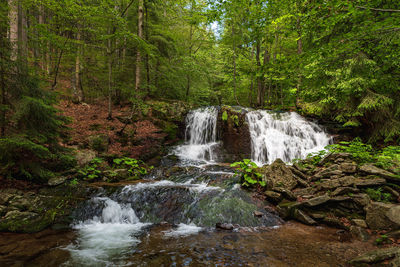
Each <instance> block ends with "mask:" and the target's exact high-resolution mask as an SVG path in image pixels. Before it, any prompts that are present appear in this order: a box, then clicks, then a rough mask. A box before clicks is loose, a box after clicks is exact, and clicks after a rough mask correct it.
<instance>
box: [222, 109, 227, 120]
mask: <svg viewBox="0 0 400 267" xmlns="http://www.w3.org/2000/svg"><path fill="white" fill-rule="evenodd" d="M222 120H223V121H227V120H228V113H227V112H226V110H225V111H224V112H222Z"/></svg>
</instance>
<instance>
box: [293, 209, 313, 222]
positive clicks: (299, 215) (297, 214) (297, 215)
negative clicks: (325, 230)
mask: <svg viewBox="0 0 400 267" xmlns="http://www.w3.org/2000/svg"><path fill="white" fill-rule="evenodd" d="M293 218H294V219H296V220H298V221H299V222H302V223H304V224H308V225H316V224H317V222H316V221H314V219H313V218H311V217H310V216H308V215H307V214H306V213H305V212H304V211H302V210H300V209H295V211H294V213H293Z"/></svg>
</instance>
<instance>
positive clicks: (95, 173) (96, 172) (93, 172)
mask: <svg viewBox="0 0 400 267" xmlns="http://www.w3.org/2000/svg"><path fill="white" fill-rule="evenodd" d="M103 162H104V161H103V160H102V159H101V158H94V159H93V160H92V161H91V162H90V163H89V164H88V165H86V166H85V167H84V168H83V169H81V170H79V171H78V173H79V174H81V175H82V176H83V177H84V179H87V180H94V179H97V178H100V176H101V170H100V169H99V167H100V164H102V163H103Z"/></svg>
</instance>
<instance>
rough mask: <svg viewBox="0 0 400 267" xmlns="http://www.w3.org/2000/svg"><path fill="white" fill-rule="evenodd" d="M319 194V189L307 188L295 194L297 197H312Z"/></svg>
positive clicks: (298, 190)
mask: <svg viewBox="0 0 400 267" xmlns="http://www.w3.org/2000/svg"><path fill="white" fill-rule="evenodd" d="M316 192H317V189H316V188H314V187H306V188H301V189H297V190H296V191H294V192H293V194H294V195H295V196H302V197H304V196H312V195H314V194H315V193H316Z"/></svg>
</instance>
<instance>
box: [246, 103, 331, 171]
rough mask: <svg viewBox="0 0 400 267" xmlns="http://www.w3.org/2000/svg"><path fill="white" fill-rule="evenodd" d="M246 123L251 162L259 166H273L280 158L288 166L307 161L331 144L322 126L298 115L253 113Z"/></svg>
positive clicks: (290, 113)
mask: <svg viewBox="0 0 400 267" xmlns="http://www.w3.org/2000/svg"><path fill="white" fill-rule="evenodd" d="M247 121H248V123H249V129H250V135H251V150H252V151H251V154H252V160H253V161H254V162H256V163H257V164H258V165H263V164H270V163H272V162H274V161H275V160H276V159H277V158H280V159H282V160H283V161H285V162H287V163H289V162H291V161H292V160H294V159H296V158H305V157H306V156H307V155H308V154H309V153H312V152H317V151H320V150H323V149H324V148H325V147H326V146H327V145H329V143H330V142H331V137H329V136H328V135H327V134H326V133H325V132H324V131H323V130H322V128H321V127H319V126H318V125H317V124H315V123H313V122H310V121H307V120H306V119H304V118H303V117H301V116H300V115H298V114H297V113H295V112H285V113H273V112H269V111H264V110H257V111H251V112H248V113H247Z"/></svg>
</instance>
